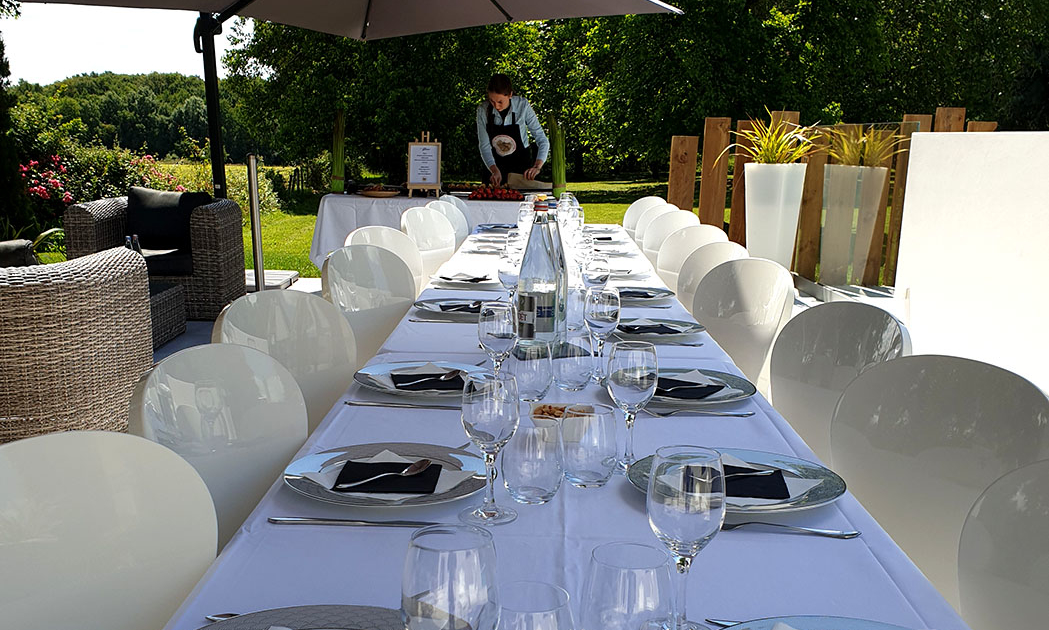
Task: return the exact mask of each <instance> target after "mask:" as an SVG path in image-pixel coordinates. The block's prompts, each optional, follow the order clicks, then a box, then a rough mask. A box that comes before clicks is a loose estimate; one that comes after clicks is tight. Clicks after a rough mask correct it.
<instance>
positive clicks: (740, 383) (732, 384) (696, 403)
mask: <svg viewBox="0 0 1049 630" xmlns="http://www.w3.org/2000/svg"><path fill="white" fill-rule="evenodd" d="M692 370H699V372H701V373H702V374H703V376H706V377H707V378H709V379H713V380H715V381H718V382H719V383H724V384H725V385H726V387H725V389H722V390H720V391H717V392H714V393H713V394H711V395H709V396H707V397H706V398H677V397H674V396H667V395H664V394H656V395H654V396H652V400H651V401H650V402H649V403H648V404H649V405H651V406H652V407H653V408H655V407H674V408H678V407H684V408H686V409H688V408H691V407H704V406H707V405H721V404H725V403H732V402H739V401H740V400H744V399H746V398H750V397H751V396H753V395H754V394H756V393H757V391H758V388H756V387H754V383H751V382H750V381H748V380H747V379H745V378H743V377H742V376H736V375H735V374H729V373H728V372H721V371H719V370H708V369H706V368H691V367H687V368H671V367H668V368H660V369H659V375H660V376H663V377H669V378H674V377H677V376H680V375H682V374H684V373H686V372H691V371H692Z"/></svg>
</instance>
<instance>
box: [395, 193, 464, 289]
mask: <svg viewBox="0 0 1049 630" xmlns="http://www.w3.org/2000/svg"><path fill="white" fill-rule="evenodd" d="M401 231H402V232H404V233H405V234H407V235H408V236H409V237H411V239H412V240H413V241H415V246H416V247H418V248H419V253H420V254H421V255H422V259H423V275H424V276H425V277H426V278H429V277H430V276H432V275H433V274H435V273H437V270H438V269H439V268H440V266H441V265H443V264H444V263H445V261H447V260H448V259H449V258H451V257H452V254H454V253H455V247H456V245H455V228H454V227H452V223H451V221H449V220H448V219H447V218H445V216H444V215H443V214H441V212H440V211H439V210H435V209H433V208H423V207H420V208H408V209H407V210H405V211H404V214H402V215H401Z"/></svg>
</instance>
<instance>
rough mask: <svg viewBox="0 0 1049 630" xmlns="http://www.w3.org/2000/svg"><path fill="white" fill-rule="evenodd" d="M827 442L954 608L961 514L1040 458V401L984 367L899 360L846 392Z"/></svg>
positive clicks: (1047, 430)
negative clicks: (989, 489) (1002, 478)
mask: <svg viewBox="0 0 1049 630" xmlns="http://www.w3.org/2000/svg"><path fill="white" fill-rule="evenodd" d="M830 442H831V453H832V459H833V460H834V467H835V471H836V472H837V473H839V474H840V475H841V476H842V477H843V478H844V479H845V481H846V483H848V484H849V490H851V491H852V493H853V494H854V495H855V496H856V498H857V499H859V501H860V503H862V504H863V506H864V507H865V508H867V510H868V511H869V512H870V513H871V515H872V516H873V517H874V518H876V519H877V520H878V523H879V524H880V525H881V526H882V527H883V528H884V529H885V531H886V532H887V533H888V534H889V535H890V536H892V539H893V540H894V541H896V543H897V544H899V546H900V548H901V549H903V551H904V552H906V553H907V555H908V556H909V557H910V558H911V560H913V561H914V563H915V564H916V565H918V568H919V569H921V571H922V573H924V574H925V576H926V577H928V578H929V580H930V581H931V582H932V583H933V585H934V586H936V588H937V589H939V591H940V593H942V594H943V596H944V597H945V598H946V599H947V601H949V602H950V603H951V604H952V605H954V607H955V609H958V603H959V598H958V545H959V541H960V538H961V530H962V524H963V523H964V522H965V516H966V514H968V513H969V508H971V507H972V505H973V503H974V502H975V501H976V499H977V497H979V496H980V493H981V492H983V491H984V490H985V489H986V488H987V487H988V486H990V485H991V483H992V482H993V481H994V480H995V479H997V478H998V477H1000V476H1002V475H1003V474H1005V473H1006V472H1008V471H1010V470H1014V469H1016V468H1018V467H1020V466H1023V465H1025V464H1029V463H1033V462H1036V461H1038V460H1040V459H1046V458H1049V400H1047V399H1046V397H1045V394H1043V393H1042V392H1041V391H1040V390H1039V389H1038V388H1037V387H1035V386H1034V385H1033V384H1031V383H1030V382H1029V381H1027V380H1026V379H1024V378H1022V377H1020V376H1018V375H1016V374H1014V373H1012V372H1010V371H1008V370H1004V369H1002V368H999V367H996V366H993V365H989V364H987V363H982V362H980V361H974V360H972V359H963V358H960V357H949V356H940V355H915V356H909V357H902V358H899V359H893V360H892V361H886V362H885V363H879V364H878V365H875V366H873V367H871V368H870V369H868V370H867V371H865V372H864V373H862V374H860V375H859V376H858V377H856V380H854V381H853V382H852V383H851V384H849V386H848V387H846V388H845V392H844V393H843V394H842V396H841V400H839V401H838V406H837V408H836V409H835V412H834V419H833V420H832V421H831V431H830ZM1042 518H1043V529H1042V531H1043V534H1044V531H1045V526H1044V522H1045V521H1044V516H1043V517H1042Z"/></svg>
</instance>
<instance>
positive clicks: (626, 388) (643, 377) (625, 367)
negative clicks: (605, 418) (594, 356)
mask: <svg viewBox="0 0 1049 630" xmlns="http://www.w3.org/2000/svg"><path fill="white" fill-rule="evenodd" d="M658 377H659V364H658V363H657V362H656V347H655V346H653V345H652V344H650V343H648V342H646V341H619V342H617V343H616V344H615V345H613V346H612V355H611V356H610V357H609V360H608V395H609V396H611V397H612V401H613V402H615V403H616V405H617V406H618V407H619V408H620V409H622V410H623V413H624V414H626V448H625V450H624V453H623V459H622V460H620V462H619V471H620V472H626V470H627V468H629V467H630V465H631V464H633V463H634V418H636V417H637V412H638V411H640V410H641V408H642V407H644V406H645V405H647V404H648V401H650V400H652V395H653V394H655V392H656V381H657V380H658Z"/></svg>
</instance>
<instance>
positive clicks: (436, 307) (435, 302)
mask: <svg viewBox="0 0 1049 630" xmlns="http://www.w3.org/2000/svg"><path fill="white" fill-rule="evenodd" d="M483 301H484V300H468V299H464V298H431V299H427V300H417V301H416V302H415V304H413V306H414V307H415V308H417V309H419V310H420V311H427V312H429V313H434V314H435V315H456V316H458V317H459V318H461V319H469V318H473V319H477V316H478V315H479V314H480V313H481V303H482V302H483ZM442 306H444V307H456V306H458V307H472V306H476V308H477V311H476V312H471V311H467V310H445V309H443V308H441V307H442Z"/></svg>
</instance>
